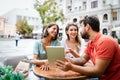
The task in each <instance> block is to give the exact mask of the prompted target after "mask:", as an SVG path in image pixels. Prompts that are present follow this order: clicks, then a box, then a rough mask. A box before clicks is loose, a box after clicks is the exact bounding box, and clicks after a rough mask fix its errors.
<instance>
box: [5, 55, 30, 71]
mask: <svg viewBox="0 0 120 80" xmlns="http://www.w3.org/2000/svg"><path fill="white" fill-rule="evenodd" d="M23 59H28V57H27V56H8V57H6V58H5V59H4V61H3V65H5V66H8V65H9V66H12V67H13V69H15V68H16V66H17V65H18V63H19V62H20V61H22V60H23Z"/></svg>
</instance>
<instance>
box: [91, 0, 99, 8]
mask: <svg viewBox="0 0 120 80" xmlns="http://www.w3.org/2000/svg"><path fill="white" fill-rule="evenodd" d="M97 7H98V1H97V0H94V1H92V2H91V8H97Z"/></svg>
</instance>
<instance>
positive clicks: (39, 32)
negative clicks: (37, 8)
mask: <svg viewBox="0 0 120 80" xmlns="http://www.w3.org/2000/svg"><path fill="white" fill-rule="evenodd" d="M32 33H33V34H42V29H38V30H34V31H33V32H32Z"/></svg>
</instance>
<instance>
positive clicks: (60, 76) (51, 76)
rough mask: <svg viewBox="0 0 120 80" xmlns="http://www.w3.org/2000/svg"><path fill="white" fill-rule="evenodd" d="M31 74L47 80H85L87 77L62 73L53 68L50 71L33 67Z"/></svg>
mask: <svg viewBox="0 0 120 80" xmlns="http://www.w3.org/2000/svg"><path fill="white" fill-rule="evenodd" d="M33 73H34V74H35V75H36V76H38V77H44V78H45V79H47V80H86V79H87V77H86V76H84V75H81V74H80V73H77V72H73V71H63V70H60V69H58V68H55V67H50V70H48V71H44V70H41V69H40V67H39V66H34V68H33Z"/></svg>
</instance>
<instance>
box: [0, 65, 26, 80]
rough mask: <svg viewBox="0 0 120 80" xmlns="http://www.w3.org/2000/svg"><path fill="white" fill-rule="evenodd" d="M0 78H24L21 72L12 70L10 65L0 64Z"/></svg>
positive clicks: (19, 79)
mask: <svg viewBox="0 0 120 80" xmlns="http://www.w3.org/2000/svg"><path fill="white" fill-rule="evenodd" d="M0 80H25V78H24V76H23V74H20V73H16V72H14V70H13V68H12V66H0Z"/></svg>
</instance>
